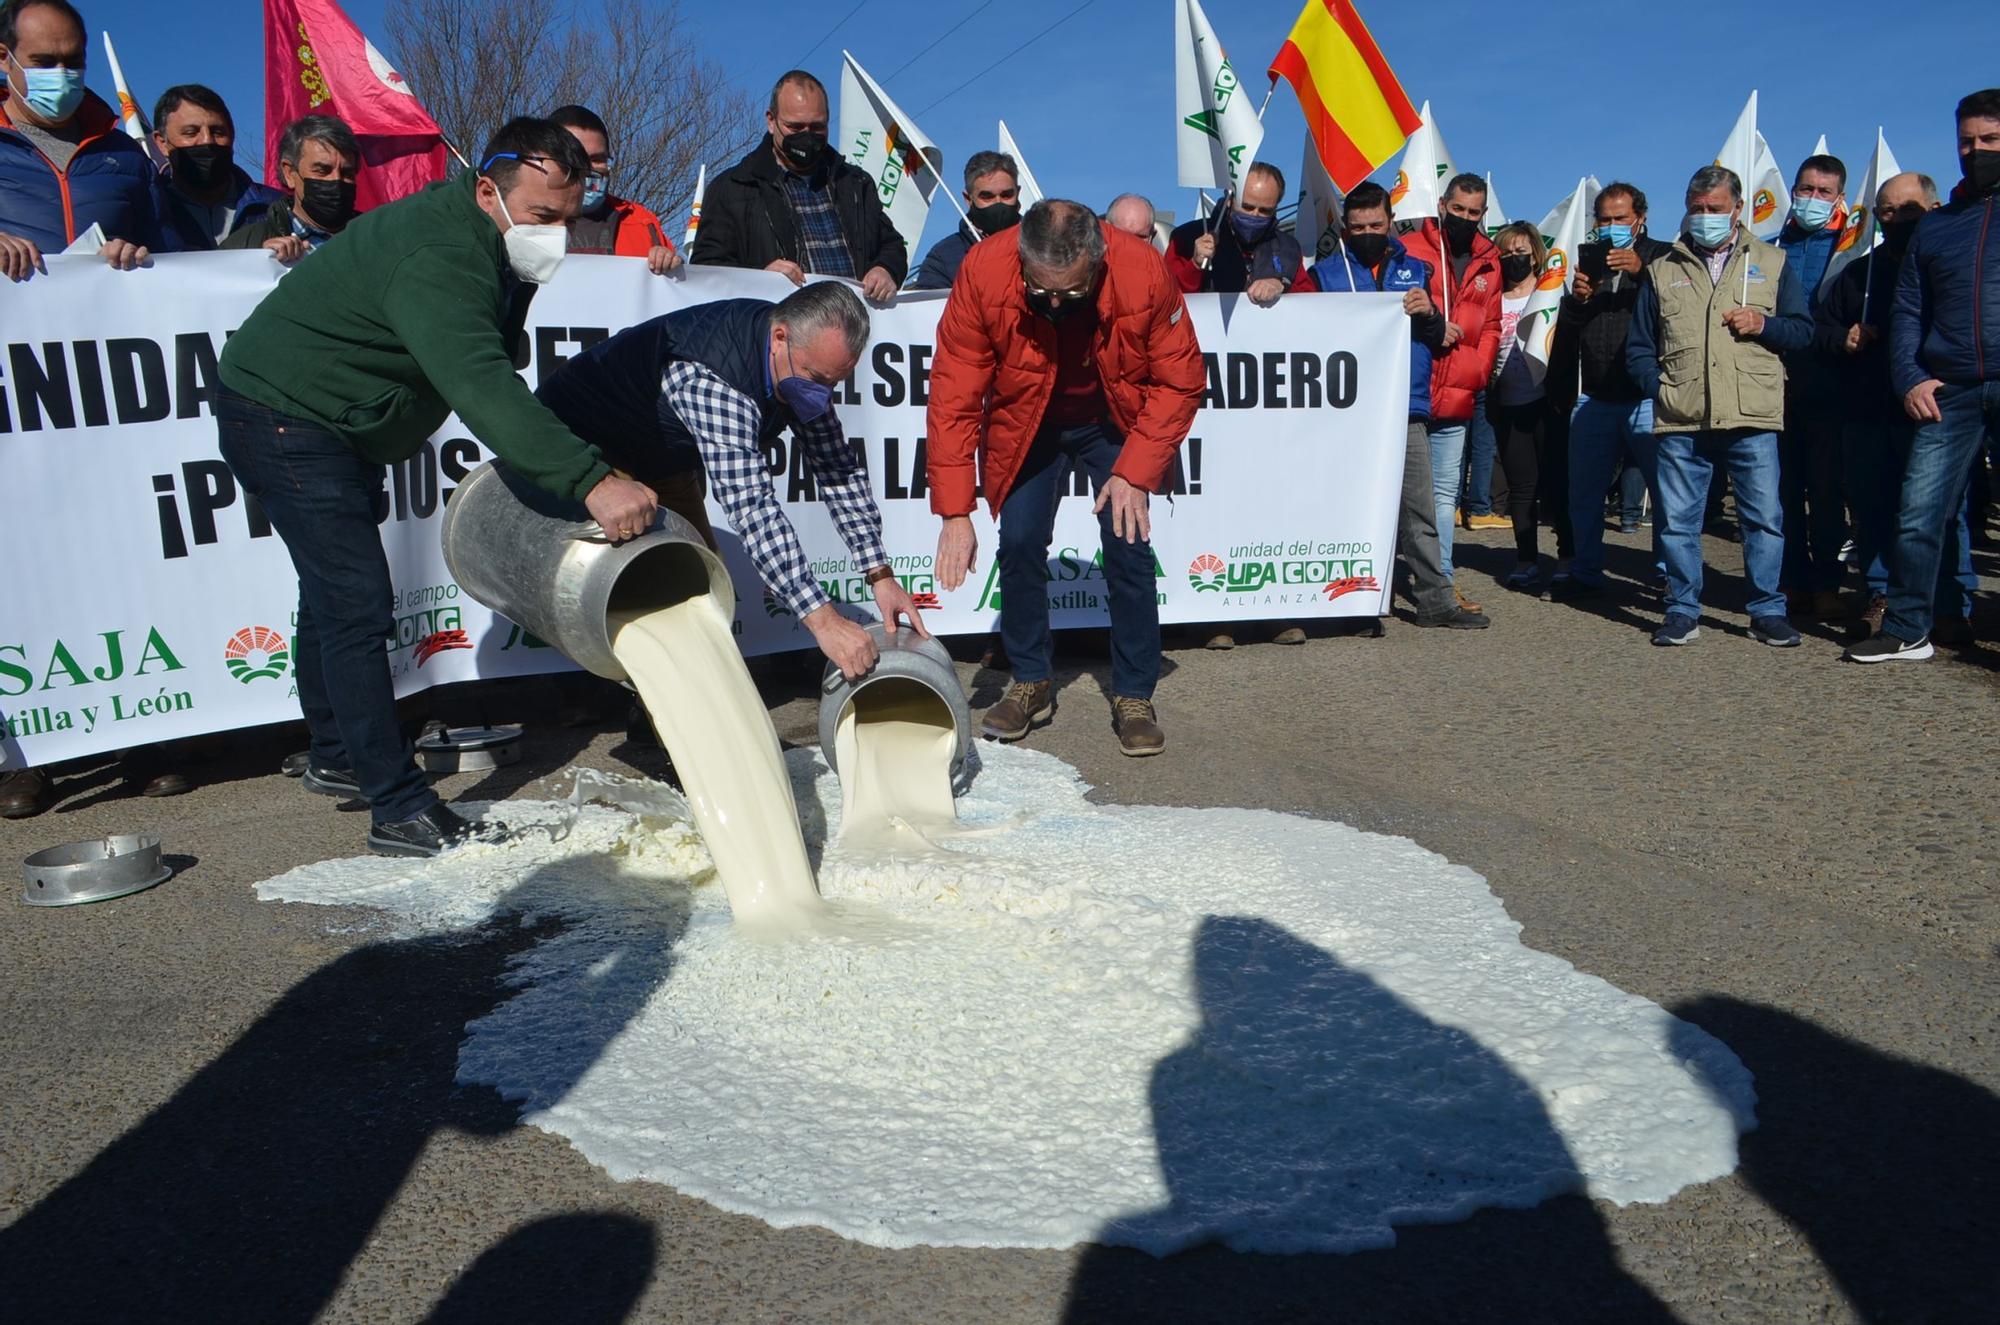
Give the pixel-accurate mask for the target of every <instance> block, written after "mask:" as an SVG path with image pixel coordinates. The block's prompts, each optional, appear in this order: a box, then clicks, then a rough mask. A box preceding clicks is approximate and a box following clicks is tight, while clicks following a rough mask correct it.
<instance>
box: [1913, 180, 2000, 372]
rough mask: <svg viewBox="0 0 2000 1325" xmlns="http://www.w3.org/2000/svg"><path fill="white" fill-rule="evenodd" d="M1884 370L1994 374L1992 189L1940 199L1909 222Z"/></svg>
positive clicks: (1998, 253) (1997, 201)
mask: <svg viewBox="0 0 2000 1325" xmlns="http://www.w3.org/2000/svg"><path fill="white" fill-rule="evenodd" d="M1889 374H1890V376H1891V377H1892V378H1893V379H1894V380H1895V384H1896V392H1897V394H1898V395H1907V394H1908V393H1909V390H1910V388H1911V387H1913V386H1916V385H1917V384H1918V383H1919V382H1924V381H1928V380H1929V379H1931V378H1933V377H1934V378H1936V379H1937V380H1938V381H1940V382H1950V383H1955V384H1961V385H1964V384H1971V383H1975V382H1991V381H1994V380H1996V379H2000V193H1989V194H1987V195H1985V196H1984V197H1981V198H1961V199H1959V200H1958V201H1955V202H1951V203H1947V204H1946V205H1945V206H1943V207H1940V208H1939V209H1938V210H1937V211H1934V212H1932V213H1931V214H1930V215H1929V216H1926V217H1925V218H1924V219H1923V220H1922V221H1920V222H1918V223H1917V232H1916V234H1914V235H1912V236H1911V237H1910V251H1909V252H1908V253H1907V254H1905V255H1904V257H1903V270H1902V272H1901V274H1900V275H1898V276H1897V278H1896V311H1895V314H1894V316H1893V317H1892V318H1891V319H1890V322H1889Z"/></svg>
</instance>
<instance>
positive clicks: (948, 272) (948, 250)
mask: <svg viewBox="0 0 2000 1325" xmlns="http://www.w3.org/2000/svg"><path fill="white" fill-rule="evenodd" d="M1003 233H1004V232H1003ZM978 242H979V235H978V233H977V232H976V231H974V230H973V228H972V227H971V226H970V225H969V224H967V223H966V222H964V221H960V222H959V223H958V229H957V230H956V231H955V232H953V233H952V234H949V235H946V236H945V237H944V238H943V239H940V240H939V241H938V242H937V243H935V244H932V245H931V251H930V252H928V253H926V254H924V260H923V261H922V262H921V263H919V264H918V266H917V274H916V276H915V278H913V279H912V280H911V281H910V288H911V289H912V290H949V289H950V288H951V283H952V282H953V281H955V280H957V279H958V267H959V264H960V263H962V262H964V261H965V255H966V254H968V253H970V252H972V246H973V245H974V244H976V243H978Z"/></svg>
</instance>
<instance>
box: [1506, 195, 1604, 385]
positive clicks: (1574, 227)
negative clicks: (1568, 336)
mask: <svg viewBox="0 0 2000 1325" xmlns="http://www.w3.org/2000/svg"><path fill="white" fill-rule="evenodd" d="M1597 189H1598V184H1597V180H1596V178H1595V177H1593V176H1586V177H1584V178H1583V179H1580V180H1578V181H1577V182H1576V191H1575V192H1573V193H1571V194H1570V195H1569V197H1567V198H1564V199H1563V200H1562V201H1561V202H1559V203H1557V204H1556V207H1555V210H1554V211H1552V212H1550V213H1549V214H1548V215H1547V216H1544V217H1543V218H1542V243H1543V244H1544V245H1546V246H1547V248H1548V251H1549V256H1548V263H1547V265H1546V266H1544V267H1543V268H1542V278H1541V280H1540V281H1539V282H1537V283H1536V285H1535V292H1534V293H1533V294H1531V295H1529V296H1528V306H1527V307H1526V308H1524V309H1522V310H1521V321H1520V323H1519V325H1518V326H1516V327H1515V329H1514V339H1515V343H1516V345H1517V347H1518V349H1519V352H1520V353H1522V354H1524V355H1526V356H1527V359H1528V371H1529V372H1530V373H1532V374H1534V377H1535V380H1536V381H1538V382H1539V381H1541V380H1542V378H1543V377H1544V376H1546V375H1547V373H1548V371H1549V358H1550V346H1551V345H1552V344H1553V343H1554V342H1555V336H1556V314H1557V313H1559V312H1560V311H1561V309H1562V297H1563V293H1564V292H1565V291H1567V290H1568V289H1569V283H1570V279H1571V277H1573V276H1574V275H1575V274H1576V250H1577V248H1578V246H1579V245H1581V244H1582V243H1583V241H1584V240H1585V239H1586V238H1587V237H1588V236H1589V234H1590V226H1591V221H1592V219H1593V218H1594V217H1595V215H1596V209H1597Z"/></svg>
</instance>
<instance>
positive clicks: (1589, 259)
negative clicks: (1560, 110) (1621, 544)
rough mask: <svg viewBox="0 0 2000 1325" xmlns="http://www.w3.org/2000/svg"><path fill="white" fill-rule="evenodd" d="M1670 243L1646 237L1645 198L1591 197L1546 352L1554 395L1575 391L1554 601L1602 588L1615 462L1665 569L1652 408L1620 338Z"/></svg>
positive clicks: (1627, 190) (1609, 192)
mask: <svg viewBox="0 0 2000 1325" xmlns="http://www.w3.org/2000/svg"><path fill="white" fill-rule="evenodd" d="M1671 247H1672V245H1670V244H1663V243H1661V242H1660V241H1658V240H1656V239H1654V238H1652V237H1651V236H1649V235H1648V234H1647V233H1646V195H1645V194H1644V193H1641V192H1640V191H1639V190H1638V189H1637V188H1635V187H1634V186H1633V185H1630V184H1626V183H1622V182H1620V183H1613V184H1607V185H1605V186H1604V188H1603V190H1602V191H1601V192H1600V193H1598V195H1597V205H1596V226H1595V228H1594V229H1593V230H1592V231H1591V237H1590V242H1589V243H1586V244H1583V245H1581V246H1580V247H1579V248H1578V249H1577V274H1576V276H1575V278H1574V279H1573V281H1572V282H1571V285H1570V290H1569V293H1568V294H1566V295H1564V296H1563V301H1562V308H1561V310H1560V312H1559V313H1558V314H1557V321H1556V334H1555V342H1554V345H1553V347H1552V352H1551V355H1550V360H1551V362H1550V364H1549V381H1550V394H1551V396H1557V397H1558V398H1559V393H1560V394H1567V392H1568V391H1569V390H1570V389H1572V388H1573V389H1575V390H1576V392H1577V399H1576V407H1575V409H1574V410H1573V411H1572V412H1571V414H1570V424H1569V495H1568V509H1567V511H1566V512H1564V513H1562V514H1563V515H1566V517H1567V520H1568V523H1569V526H1570V527H1569V528H1568V529H1567V530H1565V529H1564V527H1563V525H1562V524H1561V523H1560V522H1559V523H1558V524H1557V526H1556V550H1557V553H1558V557H1557V561H1556V573H1555V576H1554V578H1553V579H1551V580H1550V582H1549V596H1550V597H1551V598H1556V599H1563V598H1581V597H1588V596H1590V595H1592V594H1598V593H1602V592H1603V591H1604V588H1605V581H1604V490H1605V489H1606V488H1608V487H1609V486H1611V476H1612V474H1613V473H1615V472H1616V470H1617V467H1618V461H1619V458H1620V457H1621V456H1623V457H1625V458H1627V459H1629V460H1630V461H1631V462H1632V463H1633V464H1636V465H1637V466H1638V467H1639V472H1640V473H1642V474H1644V475H1645V476H1646V490H1647V491H1648V492H1649V493H1651V494H1652V499H1653V509H1654V511H1655V512H1656V514H1655V517H1654V520H1653V560H1654V563H1655V565H1656V566H1658V565H1661V564H1662V563H1661V559H1660V521H1659V518H1658V515H1657V512H1658V511H1659V509H1660V490H1659V474H1658V469H1657V466H1656V465H1655V463H1654V462H1655V458H1656V457H1657V455H1658V444H1657V443H1656V442H1655V441H1654V438H1653V402H1652V400H1651V398H1650V397H1649V396H1648V395H1647V394H1646V392H1644V391H1643V390H1641V389H1640V387H1639V385H1638V383H1636V382H1634V381H1633V380H1632V375H1631V373H1629V372H1628V371H1627V370H1626V367H1625V341H1626V339H1627V337H1628V336H1629V335H1630V333H1631V329H1632V312H1633V310H1634V309H1635V308H1636V307H1637V306H1638V303H1639V291H1640V289H1641V288H1642V287H1643V286H1644V285H1645V283H1646V264H1647V263H1649V262H1651V261H1653V260H1654V259H1655V258H1658V257H1660V256H1661V255H1662V254H1664V253H1666V252H1667V251H1668V250H1669V249H1670V248H1671ZM1560 519H1561V516H1559V520H1560ZM1565 546H1567V547H1569V548H1571V549H1572V551H1573V556H1572V558H1571V560H1570V561H1569V563H1568V564H1567V565H1565V564H1564V562H1563V560H1562V557H1561V556H1560V553H1561V552H1562V550H1563V548H1564V547H1565Z"/></svg>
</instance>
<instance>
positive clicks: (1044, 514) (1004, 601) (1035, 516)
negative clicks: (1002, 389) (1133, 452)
mask: <svg viewBox="0 0 2000 1325" xmlns="http://www.w3.org/2000/svg"><path fill="white" fill-rule="evenodd" d="M1124 445H1125V439H1124V438H1122V437H1120V436H1119V435H1118V433H1117V432H1116V431H1115V430H1114V429H1113V428H1112V427H1111V425H1110V424H1108V423H1088V424H1084V425H1082V426H1072V427H1067V428H1065V427H1058V426H1056V425H1054V424H1049V425H1046V426H1044V427H1043V428H1042V430H1041V432H1040V433H1039V434H1037V435H1036V437H1035V441H1034V444H1033V445H1032V446H1030V447H1029V448H1028V454H1027V458H1026V459H1025V460H1023V461H1022V462H1021V472H1020V473H1019V474H1018V475H1017V476H1016V477H1015V479H1014V486H1013V488H1012V489H1011V490H1010V491H1009V492H1008V493H1007V499H1006V500H1005V501H1003V502H1001V503H1000V546H999V549H998V550H997V552H996V553H995V556H994V559H995V562H996V564H997V565H998V566H999V568H1000V638H1001V639H1002V640H1003V641H1005V643H1006V645H1007V657H1008V658H1009V659H1010V660H1011V661H1012V663H1013V667H1014V679H1015V680H1016V681H1046V680H1048V679H1049V678H1050V676H1051V675H1052V674H1053V670H1052V666H1051V655H1052V654H1053V652H1054V645H1053V643H1052V641H1051V640H1050V638H1049V565H1048V557H1049V541H1050V540H1051V539H1052V538H1054V537H1055V528H1056V504H1057V503H1058V502H1060V501H1061V500H1062V496H1063V490H1064V489H1065V488H1067V487H1068V486H1069V484H1068V479H1069V476H1070V473H1071V471H1072V470H1073V469H1074V470H1080V471H1082V473H1083V474H1084V475H1085V476H1086V477H1088V478H1089V480H1090V490H1091V491H1092V492H1093V493H1094V492H1096V491H1098V490H1099V489H1100V488H1102V487H1103V486H1104V483H1105V480H1107V479H1109V478H1110V477H1111V467H1112V466H1113V465H1115V464H1116V463H1118V453H1119V451H1120V450H1122V449H1123V448H1124ZM1097 529H1098V540H1099V542H1100V543H1101V544H1102V546H1103V549H1104V585H1105V590H1106V596H1107V597H1108V598H1109V599H1110V601H1111V693H1112V694H1113V695H1127V696H1131V697H1132V698H1134V699H1151V698H1152V697H1153V688H1154V687H1155V686H1156V685H1158V684H1159V680H1160V604H1159V599H1158V597H1157V596H1156V595H1157V594H1158V592H1159V589H1158V585H1157V582H1156V581H1155V580H1154V577H1153V566H1154V561H1153V545H1152V544H1151V543H1148V542H1137V543H1127V542H1126V541H1125V540H1124V539H1122V538H1119V537H1118V536H1117V535H1115V534H1113V533H1112V532H1111V508H1110V506H1108V505H1107V506H1106V507H1105V508H1104V511H1103V513H1102V514H1100V515H1099V516H1098V517H1097Z"/></svg>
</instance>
